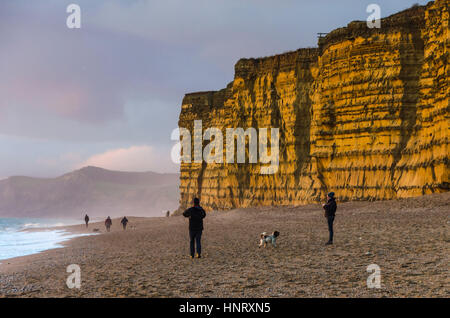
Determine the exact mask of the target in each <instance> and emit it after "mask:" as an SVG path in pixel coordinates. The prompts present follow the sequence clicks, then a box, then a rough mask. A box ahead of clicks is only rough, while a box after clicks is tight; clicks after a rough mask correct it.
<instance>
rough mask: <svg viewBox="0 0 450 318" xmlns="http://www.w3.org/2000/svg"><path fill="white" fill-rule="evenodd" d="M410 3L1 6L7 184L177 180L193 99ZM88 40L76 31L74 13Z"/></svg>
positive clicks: (103, 1) (134, 0) (128, 0)
mask: <svg viewBox="0 0 450 318" xmlns="http://www.w3.org/2000/svg"><path fill="white" fill-rule="evenodd" d="M427 2H428V1H418V0H414V1H410V0H396V1H391V0H370V1H365V0H340V1H335V0H316V1H311V0H308V1H300V0H299V1H294V0H279V1H272V0H189V1H188V0H165V1H162V0H158V1H156V0H147V1H144V0H122V1H119V0H116V1H108V0H96V1H92V0H83V1H81V0H71V1H65V0H35V1H27V0H2V1H0V43H1V44H0V145H1V147H0V179H3V178H6V177H9V176H16V175H26V176H33V177H56V176H59V175H62V174H64V173H67V172H70V171H72V170H75V169H79V168H81V167H84V166H88V165H92V166H99V167H102V168H106V169H112V170H122V171H156V172H178V169H179V167H178V166H177V165H176V164H174V163H172V161H171V157H170V152H171V148H172V147H173V145H174V144H175V141H172V140H171V133H172V131H173V130H174V129H175V128H177V123H178V116H179V114H180V110H181V101H182V99H183V96H184V94H186V93H189V92H194V91H207V90H218V89H222V88H224V87H225V86H226V85H227V84H228V83H229V82H231V81H232V80H233V76H234V74H233V73H234V64H235V63H236V62H237V61H238V60H239V59H240V58H243V57H261V56H268V55H273V54H277V53H282V52H286V51H291V50H296V49H298V48H303V47H315V46H316V44H317V33H318V32H329V31H331V30H333V29H335V28H338V27H343V26H346V25H347V24H348V23H349V22H350V21H353V20H363V21H365V20H366V19H367V17H368V16H369V15H370V13H367V12H366V8H367V6H368V5H369V4H371V3H376V4H378V5H379V6H380V8H381V16H382V17H385V16H388V15H390V14H393V13H395V12H398V11H400V10H403V9H406V8H409V7H411V6H412V5H413V4H415V3H419V4H421V5H423V4H426V3H427ZM72 3H74V4H77V5H79V6H80V8H81V28H79V29H69V28H68V27H67V25H66V19H67V17H68V16H69V15H70V13H67V12H66V8H67V6H68V5H70V4H72Z"/></svg>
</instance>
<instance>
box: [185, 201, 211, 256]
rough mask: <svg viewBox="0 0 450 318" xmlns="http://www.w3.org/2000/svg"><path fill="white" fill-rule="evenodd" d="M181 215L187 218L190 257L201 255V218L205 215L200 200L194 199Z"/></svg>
mask: <svg viewBox="0 0 450 318" xmlns="http://www.w3.org/2000/svg"><path fill="white" fill-rule="evenodd" d="M183 216H184V217H187V218H189V237H190V239H191V258H194V257H197V258H201V257H202V244H201V239H202V232H203V219H204V218H205V217H206V212H205V210H203V208H202V207H201V206H200V200H199V199H198V198H195V199H194V206H193V207H192V208H189V209H187V210H186V211H184V212H183ZM195 245H197V254H195Z"/></svg>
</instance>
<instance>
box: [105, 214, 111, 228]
mask: <svg viewBox="0 0 450 318" xmlns="http://www.w3.org/2000/svg"><path fill="white" fill-rule="evenodd" d="M111 225H112V220H111V218H110V217H109V216H108V218H107V219H106V221H105V226H106V230H107V231H108V232H109V230H110V229H111Z"/></svg>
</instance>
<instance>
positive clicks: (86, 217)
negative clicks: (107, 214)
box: [84, 214, 89, 228]
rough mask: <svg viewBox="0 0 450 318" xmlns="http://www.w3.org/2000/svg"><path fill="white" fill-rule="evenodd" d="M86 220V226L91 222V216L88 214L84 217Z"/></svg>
mask: <svg viewBox="0 0 450 318" xmlns="http://www.w3.org/2000/svg"><path fill="white" fill-rule="evenodd" d="M84 222H86V228H87V227H88V224H89V216H88V215H87V214H86V216H85V217H84Z"/></svg>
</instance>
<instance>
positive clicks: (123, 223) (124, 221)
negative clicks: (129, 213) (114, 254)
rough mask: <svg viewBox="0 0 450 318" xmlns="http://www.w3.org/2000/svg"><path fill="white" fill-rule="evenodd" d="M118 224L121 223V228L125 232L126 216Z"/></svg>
mask: <svg viewBox="0 0 450 318" xmlns="http://www.w3.org/2000/svg"><path fill="white" fill-rule="evenodd" d="M120 223H122V226H123V230H124V231H125V230H126V229H127V224H128V219H127V217H126V216H124V217H123V219H122V221H120Z"/></svg>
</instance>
